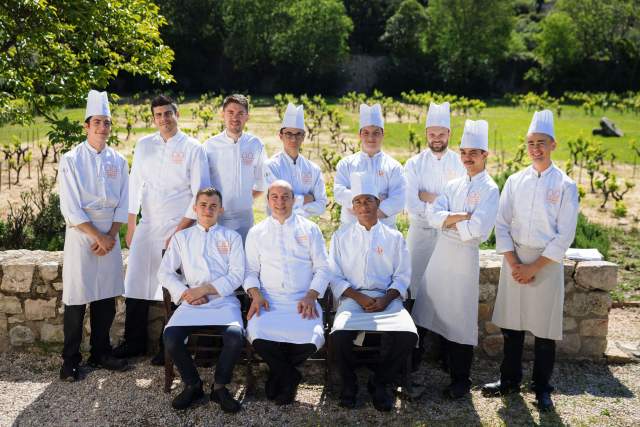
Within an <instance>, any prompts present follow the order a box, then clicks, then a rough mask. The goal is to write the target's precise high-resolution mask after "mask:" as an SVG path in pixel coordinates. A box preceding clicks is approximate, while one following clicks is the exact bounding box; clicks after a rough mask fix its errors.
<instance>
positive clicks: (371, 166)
mask: <svg viewBox="0 0 640 427" xmlns="http://www.w3.org/2000/svg"><path fill="white" fill-rule="evenodd" d="M354 172H364V173H367V174H369V175H371V176H372V177H373V178H374V182H375V185H376V188H377V190H378V194H375V196H376V197H378V198H379V199H380V200H381V202H380V210H381V211H382V212H384V213H385V215H387V217H386V218H383V219H381V220H380V221H381V222H382V223H384V224H386V225H388V226H391V227H395V226H396V216H397V215H398V214H399V213H400V212H402V209H404V203H405V191H406V182H405V178H404V172H403V170H402V165H401V164H400V163H399V162H398V161H397V160H395V159H394V158H393V157H391V156H389V155H388V154H386V153H384V152H383V151H380V152H378V153H376V154H375V155H374V156H373V157H370V156H369V155H368V154H366V153H364V152H362V151H360V152H358V153H355V154H352V155H350V156H347V157H345V158H344V159H342V160H340V161H339V162H338V165H337V167H336V176H335V179H334V184H333V194H334V196H335V199H336V202H338V203H339V204H340V206H342V211H341V213H340V222H341V223H342V224H352V223H354V222H356V217H355V215H354V214H352V213H351V212H349V210H350V209H351V208H352V206H353V205H352V199H353V192H352V191H351V174H353V173H354Z"/></svg>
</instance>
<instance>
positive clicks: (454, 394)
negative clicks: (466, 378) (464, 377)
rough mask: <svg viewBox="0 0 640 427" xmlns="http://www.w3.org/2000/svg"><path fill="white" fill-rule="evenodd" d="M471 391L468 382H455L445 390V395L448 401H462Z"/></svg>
mask: <svg viewBox="0 0 640 427" xmlns="http://www.w3.org/2000/svg"><path fill="white" fill-rule="evenodd" d="M469 391H471V386H469V384H467V383H466V382H453V383H451V384H449V386H448V387H447V388H445V389H444V390H443V394H444V396H445V397H446V398H448V399H453V400H456V399H462V398H463V397H465V396H467V395H468V394H469Z"/></svg>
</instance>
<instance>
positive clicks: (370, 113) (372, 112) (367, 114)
mask: <svg viewBox="0 0 640 427" xmlns="http://www.w3.org/2000/svg"><path fill="white" fill-rule="evenodd" d="M366 126H378V127H380V128H382V129H384V119H383V118H382V108H381V107H380V104H374V105H372V106H371V107H369V106H368V105H367V104H360V129H362V128H363V127H366Z"/></svg>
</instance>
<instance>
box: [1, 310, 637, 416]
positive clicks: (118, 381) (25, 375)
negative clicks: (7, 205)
mask: <svg viewBox="0 0 640 427" xmlns="http://www.w3.org/2000/svg"><path fill="white" fill-rule="evenodd" d="M628 314H630V315H631V318H632V319H633V320H634V321H633V322H631V323H633V324H634V325H635V324H636V323H635V321H637V314H638V313H636V312H635V311H633V312H630V313H628ZM627 317H628V316H625V315H624V313H621V312H618V311H612V320H613V319H619V318H620V320H622V319H623V318H627ZM616 323H617V322H616ZM616 329H617V328H616ZM624 329H626V328H624ZM626 330H627V331H628V329H626ZM633 330H634V333H633V334H631V335H634V337H636V336H638V329H636V328H633ZM625 338H630V337H629V336H625ZM59 363H60V360H59V358H58V356H57V355H55V354H51V353H49V354H24V353H5V354H0V425H2V426H5V425H6V426H8V425H38V426H45V425H55V426H66V425H83V426H84V425H100V426H103V425H135V426H137V425H153V426H155V425H172V426H173V425H185V426H191V425H211V426H214V425H215V426H218V425H226V426H227V425H228V426H231V425H242V426H261V425H273V426H280V425H305V426H306V425H340V426H342V425H385V426H386V425H405V426H408V425H424V424H434V423H437V424H446V425H458V426H460V425H465V426H466V425H478V424H482V425H504V424H507V425H539V424H544V425H562V424H569V425H629V426H631V425H640V398H639V397H638V396H639V394H640V364H628V365H605V364H603V363H593V362H559V363H557V365H556V371H555V375H554V384H555V386H556V392H555V393H554V401H555V403H556V412H553V413H548V414H543V415H541V414H540V413H539V412H538V411H537V409H536V407H535V405H534V401H535V399H534V395H533V394H532V393H531V392H528V391H526V392H525V391H523V393H522V394H520V395H515V396H510V397H508V398H505V399H500V398H495V399H487V398H484V397H482V396H481V394H480V391H479V390H478V389H474V390H473V392H472V395H471V398H470V399H467V400H463V401H458V402H450V401H447V400H445V399H443V398H441V397H440V390H441V389H442V388H443V387H444V386H445V385H446V384H447V376H446V375H445V374H444V373H443V372H441V371H440V370H439V369H437V368H436V367H435V366H434V365H431V364H429V363H424V364H423V366H422V368H421V369H420V370H419V371H418V372H417V373H416V374H415V376H414V380H415V381H417V382H418V383H422V384H424V385H425V386H426V391H425V393H424V394H423V395H422V397H421V398H419V399H417V400H416V401H414V402H407V401H405V400H400V399H398V400H397V401H396V407H395V410H394V411H392V412H391V413H390V414H380V413H379V412H377V411H376V410H375V409H373V407H372V406H371V403H370V401H369V398H368V394H367V392H366V390H365V388H366V387H365V386H364V384H365V381H366V375H367V374H366V372H364V370H362V371H361V372H360V373H361V374H362V375H361V379H360V380H361V381H360V384H361V391H360V395H359V400H358V407H357V408H356V409H355V410H351V411H349V410H344V409H341V408H339V407H338V406H337V404H336V395H335V394H331V393H327V392H326V391H325V389H324V386H323V365H322V363H321V362H309V363H308V364H307V365H306V366H305V367H304V376H305V379H304V382H303V384H301V386H300V388H299V391H298V395H297V401H296V402H295V403H294V404H292V405H288V406H285V407H277V406H275V405H274V404H272V403H271V402H268V401H267V400H266V399H265V397H264V392H263V388H262V384H263V381H264V379H265V373H264V369H263V368H261V369H256V373H257V375H258V390H257V392H256V394H255V395H253V396H244V387H243V386H242V384H243V377H242V374H243V370H242V369H236V371H237V376H236V378H234V383H233V385H232V389H233V391H234V392H235V394H236V397H237V398H241V399H242V404H243V410H242V411H241V412H240V413H239V414H237V415H234V416H231V415H226V414H223V413H222V412H221V411H220V410H219V409H218V406H217V405H215V404H212V403H210V402H208V399H206V400H205V401H204V402H203V403H201V404H200V405H199V406H198V407H196V408H192V409H190V410H187V411H185V412H180V413H179V412H175V411H173V410H172V409H171V407H170V402H171V399H172V397H173V396H175V395H176V394H177V393H178V390H179V389H180V388H181V386H180V385H179V382H178V381H176V382H175V383H174V390H173V391H172V392H171V393H170V394H165V393H163V392H162V384H163V370H162V368H157V367H153V366H150V365H149V363H148V359H145V358H139V359H136V360H135V361H134V369H133V370H131V371H128V372H124V373H110V372H108V371H104V370H95V371H89V370H87V371H86V378H85V379H84V380H83V381H81V382H78V383H75V384H69V383H64V382H61V381H59V380H58V378H57V376H58V370H59ZM525 368H526V372H525V378H528V377H529V376H530V372H531V371H530V370H531V364H530V363H527V364H525ZM497 371H498V364H497V363H496V362H491V361H486V360H476V361H475V363H474V367H473V373H472V376H473V378H472V379H473V382H474V384H475V385H480V384H482V383H484V382H487V381H489V380H493V379H494V378H495V375H496V373H497ZM211 372H212V371H211V369H201V375H202V376H203V378H204V379H205V383H206V384H205V386H206V387H207V389H208V387H209V384H210V381H211V380H212V373H211Z"/></svg>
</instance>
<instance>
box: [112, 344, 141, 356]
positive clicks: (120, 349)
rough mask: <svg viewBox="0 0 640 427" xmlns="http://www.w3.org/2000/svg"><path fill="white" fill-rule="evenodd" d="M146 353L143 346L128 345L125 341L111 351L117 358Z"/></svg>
mask: <svg viewBox="0 0 640 427" xmlns="http://www.w3.org/2000/svg"><path fill="white" fill-rule="evenodd" d="M145 353H146V351H145V348H144V347H140V346H133V345H129V344H127V343H126V342H123V343H121V344H120V345H119V346H117V347H116V348H114V349H113V350H112V351H111V355H112V356H113V357H116V358H118V359H126V358H128V357H136V356H144V354H145Z"/></svg>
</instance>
